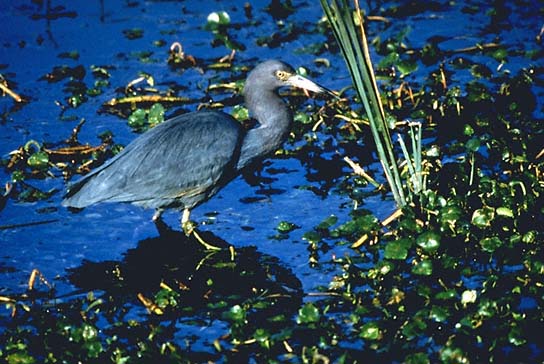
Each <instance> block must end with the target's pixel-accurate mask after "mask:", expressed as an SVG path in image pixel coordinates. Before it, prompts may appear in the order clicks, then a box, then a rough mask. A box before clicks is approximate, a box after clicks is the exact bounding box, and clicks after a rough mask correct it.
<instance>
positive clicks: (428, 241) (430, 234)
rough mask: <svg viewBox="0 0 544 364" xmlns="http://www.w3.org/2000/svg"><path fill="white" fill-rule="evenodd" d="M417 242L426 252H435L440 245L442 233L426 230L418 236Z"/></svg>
mask: <svg viewBox="0 0 544 364" xmlns="http://www.w3.org/2000/svg"><path fill="white" fill-rule="evenodd" d="M416 244H417V245H418V246H419V247H420V248H422V249H423V250H424V251H425V252H426V253H428V254H433V253H435V252H436V251H437V250H438V248H439V247H440V235H439V234H437V233H435V232H434V231H426V232H424V233H423V234H421V235H419V236H418V237H417V239H416Z"/></svg>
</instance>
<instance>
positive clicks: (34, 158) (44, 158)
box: [27, 152, 49, 169]
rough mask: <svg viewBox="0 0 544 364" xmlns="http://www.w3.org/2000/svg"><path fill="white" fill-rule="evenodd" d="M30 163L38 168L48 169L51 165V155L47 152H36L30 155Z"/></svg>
mask: <svg viewBox="0 0 544 364" xmlns="http://www.w3.org/2000/svg"><path fill="white" fill-rule="evenodd" d="M27 163H28V165H29V166H30V167H32V168H36V169H47V168H48V167H49V155H48V154H47V153H46V152H36V153H33V154H31V155H30V157H28V161H27Z"/></svg>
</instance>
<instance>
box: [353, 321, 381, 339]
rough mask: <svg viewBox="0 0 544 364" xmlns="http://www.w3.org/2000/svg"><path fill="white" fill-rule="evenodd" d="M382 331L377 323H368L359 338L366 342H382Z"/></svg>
mask: <svg viewBox="0 0 544 364" xmlns="http://www.w3.org/2000/svg"><path fill="white" fill-rule="evenodd" d="M382 336H383V335H382V331H381V330H380V327H379V326H378V324H377V323H376V322H373V321H371V322H367V323H366V324H364V325H363V326H362V327H361V330H360V333H359V337H361V338H363V339H366V340H380V339H381V338H382Z"/></svg>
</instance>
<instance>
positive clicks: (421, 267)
mask: <svg viewBox="0 0 544 364" xmlns="http://www.w3.org/2000/svg"><path fill="white" fill-rule="evenodd" d="M412 273H414V274H417V275H420V276H430V275H431V274H432V273H433V264H432V262H431V261H430V260H427V259H426V260H421V261H419V262H417V263H415V264H414V265H412Z"/></svg>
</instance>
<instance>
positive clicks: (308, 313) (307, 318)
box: [297, 302, 320, 325]
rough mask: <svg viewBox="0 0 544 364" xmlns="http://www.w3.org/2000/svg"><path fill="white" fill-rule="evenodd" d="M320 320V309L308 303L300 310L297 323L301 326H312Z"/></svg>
mask: <svg viewBox="0 0 544 364" xmlns="http://www.w3.org/2000/svg"><path fill="white" fill-rule="evenodd" d="M319 318H320V314H319V309H318V308H317V307H315V306H314V304H312V303H311V302H308V303H306V304H305V305H304V306H302V308H300V309H299V310H298V316H297V323H298V324H299V325H300V324H312V323H315V322H318V321H319Z"/></svg>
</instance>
